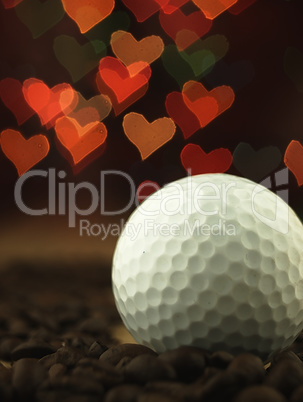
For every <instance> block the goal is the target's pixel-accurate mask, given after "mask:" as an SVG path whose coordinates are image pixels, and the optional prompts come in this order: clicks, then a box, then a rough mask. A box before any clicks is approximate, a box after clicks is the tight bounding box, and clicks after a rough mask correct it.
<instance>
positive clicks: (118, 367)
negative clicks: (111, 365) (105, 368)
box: [116, 356, 133, 369]
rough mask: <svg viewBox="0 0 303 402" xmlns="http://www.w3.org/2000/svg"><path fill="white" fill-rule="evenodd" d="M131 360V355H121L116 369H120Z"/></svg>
mask: <svg viewBox="0 0 303 402" xmlns="http://www.w3.org/2000/svg"><path fill="white" fill-rule="evenodd" d="M132 360H133V358H132V357H130V356H125V357H122V359H121V360H120V361H119V363H118V364H117V365H116V368H117V369H121V368H123V367H125V366H126V365H127V364H128V363H129V362H131V361H132Z"/></svg>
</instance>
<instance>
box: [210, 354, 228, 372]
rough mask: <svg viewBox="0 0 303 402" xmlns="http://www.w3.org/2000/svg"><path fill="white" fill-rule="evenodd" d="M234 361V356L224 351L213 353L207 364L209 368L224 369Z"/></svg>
mask: <svg viewBox="0 0 303 402" xmlns="http://www.w3.org/2000/svg"><path fill="white" fill-rule="evenodd" d="M233 359H234V356H233V355H232V354H230V353H228V352H225V351H224V350H219V351H217V352H214V353H213V354H212V355H211V356H210V358H209V364H210V365H211V366H214V367H217V368H220V369H225V368H226V367H227V366H228V365H229V364H230V363H231V362H232V360H233Z"/></svg>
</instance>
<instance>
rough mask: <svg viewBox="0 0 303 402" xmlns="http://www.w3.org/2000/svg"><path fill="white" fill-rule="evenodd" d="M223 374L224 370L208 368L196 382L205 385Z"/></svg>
mask: <svg viewBox="0 0 303 402" xmlns="http://www.w3.org/2000/svg"><path fill="white" fill-rule="evenodd" d="M222 372H223V370H222V369H219V368H217V367H211V366H209V367H206V368H205V370H204V372H203V374H202V376H201V377H199V378H198V379H197V380H196V384H205V383H206V382H207V381H209V380H210V379H211V378H213V377H214V376H215V375H217V374H220V373H222Z"/></svg>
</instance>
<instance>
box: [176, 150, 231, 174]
mask: <svg viewBox="0 0 303 402" xmlns="http://www.w3.org/2000/svg"><path fill="white" fill-rule="evenodd" d="M180 157H181V162H182V165H183V167H184V168H185V170H186V171H187V172H188V173H189V174H191V175H196V174H202V173H224V172H226V171H227V170H228V169H229V168H230V166H231V164H232V161H233V157H232V154H231V152H230V151H229V150H228V149H226V148H218V149H214V150H213V151H211V152H209V153H206V152H205V151H204V150H203V149H202V148H201V147H200V146H199V145H196V144H187V145H185V147H184V148H183V149H182V151H181V154H180Z"/></svg>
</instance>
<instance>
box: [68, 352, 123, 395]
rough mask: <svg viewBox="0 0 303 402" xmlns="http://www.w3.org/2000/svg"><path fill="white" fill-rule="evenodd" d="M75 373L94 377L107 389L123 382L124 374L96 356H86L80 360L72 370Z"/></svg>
mask: <svg viewBox="0 0 303 402" xmlns="http://www.w3.org/2000/svg"><path fill="white" fill-rule="evenodd" d="M72 373H73V374H76V375H81V376H87V377H94V378H95V379H96V380H98V381H99V382H100V383H101V384H103V386H104V388H105V389H108V388H111V387H114V386H117V385H119V384H122V383H123V381H124V374H123V373H122V371H121V370H118V369H117V368H116V367H114V366H112V365H110V364H108V363H104V362H102V361H100V360H96V359H94V358H84V359H81V360H79V362H78V364H77V367H76V368H75V369H74V370H73V371H72Z"/></svg>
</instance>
